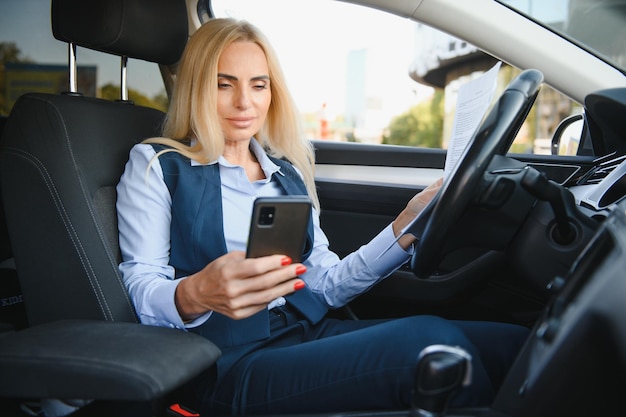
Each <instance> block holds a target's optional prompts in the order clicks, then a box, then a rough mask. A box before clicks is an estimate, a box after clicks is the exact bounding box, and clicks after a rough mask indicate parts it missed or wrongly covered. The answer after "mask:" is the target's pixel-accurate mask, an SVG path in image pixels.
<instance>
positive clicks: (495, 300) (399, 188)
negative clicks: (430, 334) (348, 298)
mask: <svg viewBox="0 0 626 417" xmlns="http://www.w3.org/2000/svg"><path fill="white" fill-rule="evenodd" d="M314 146H315V149H316V158H317V163H316V184H317V187H318V193H319V197H320V204H321V214H320V221H321V224H322V228H323V229H324V231H325V232H326V234H327V236H328V238H329V241H330V248H331V250H333V251H334V252H336V253H337V254H338V255H339V256H340V257H344V256H346V255H347V254H349V253H351V252H352V251H354V250H356V249H357V248H358V247H359V246H361V245H362V244H365V243H367V242H368V241H369V240H370V239H371V238H372V237H374V236H375V235H376V234H377V233H378V232H379V231H380V230H382V229H383V228H384V227H385V226H387V225H388V224H389V223H390V222H391V221H392V220H393V219H394V218H395V216H396V215H397V214H398V213H399V212H400V211H401V210H402V209H403V208H404V206H405V205H406V203H407V202H408V201H409V199H411V198H412V197H413V196H414V195H415V194H416V193H417V192H419V191H421V190H422V189H424V188H425V187H426V186H428V185H429V184H430V183H432V182H433V181H435V180H436V179H437V178H439V177H441V176H442V175H443V167H444V163H445V150H441V149H425V148H411V147H400V146H390V145H364V144H357V143H337V142H325V141H315V142H314ZM515 156H516V157H517V158H518V159H520V160H525V162H528V163H529V164H531V165H533V166H536V167H537V168H538V169H541V170H542V172H545V173H546V175H548V176H549V177H550V178H553V179H555V180H557V181H558V182H563V181H565V180H566V179H568V178H569V181H573V178H575V177H579V176H580V175H581V173H583V172H586V171H588V170H589V168H590V167H591V166H592V164H591V161H592V158H579V157H567V158H563V157H545V156H537V155H515ZM557 162H558V163H557ZM458 258H459V259H463V260H467V259H469V260H470V262H472V268H471V270H469V271H468V270H465V271H461V272H460V273H461V274H465V275H464V276H463V281H464V283H463V284H462V285H467V287H461V288H460V289H459V288H454V287H458V285H459V283H458V282H448V283H445V282H436V281H432V282H431V281H424V280H418V279H417V278H416V277H415V276H414V275H413V273H412V272H411V271H410V268H409V267H408V265H407V266H405V267H404V268H401V269H400V270H398V271H397V272H396V273H394V274H393V275H392V276H391V277H389V278H387V279H386V280H385V281H383V282H382V283H380V284H379V285H377V286H375V287H374V288H373V289H371V290H370V291H369V292H368V293H366V294H364V295H363V296H361V297H359V298H358V299H357V300H355V301H354V302H353V303H351V305H350V307H351V308H352V309H353V310H354V311H355V312H356V313H357V316H359V317H388V316H399V315H407V314H417V313H433V314H439V315H442V316H447V317H451V318H476V319H494V320H504V321H514V322H520V323H527V322H530V321H532V320H533V319H534V317H535V316H534V314H535V312H538V311H540V310H541V308H542V307H543V305H544V302H545V299H544V298H542V297H541V296H540V295H538V294H534V293H533V292H532V290H530V289H528V288H527V287H526V285H525V284H524V283H523V282H522V283H520V282H518V281H517V278H516V274H515V272H514V271H512V270H511V269H510V266H509V265H508V264H507V263H506V261H505V260H503V257H502V256H501V255H500V254H498V253H495V252H486V253H485V252H468V253H460V254H458ZM450 294H454V295H453V296H450Z"/></svg>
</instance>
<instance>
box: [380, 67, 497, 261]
mask: <svg viewBox="0 0 626 417" xmlns="http://www.w3.org/2000/svg"><path fill="white" fill-rule="evenodd" d="M501 64H502V63H501V62H498V63H497V64H495V65H494V66H493V67H492V68H491V69H490V70H489V71H487V72H485V73H483V74H481V75H480V76H479V77H477V78H475V79H473V80H471V81H470V82H468V83H466V84H463V85H462V86H461V87H460V88H459V93H458V97H457V102H456V111H455V114H454V122H453V124H452V135H451V136H450V141H449V144H448V153H447V156H446V162H445V166H444V179H445V178H447V177H448V176H449V175H450V172H451V171H452V170H453V169H454V167H455V166H456V164H457V162H458V161H459V159H460V158H461V157H462V156H463V154H464V152H465V148H466V147H467V146H468V144H469V141H470V139H471V138H472V136H473V135H474V133H475V132H476V130H477V129H478V126H479V125H480V123H481V122H482V120H483V118H484V117H485V114H486V113H487V110H489V107H490V106H491V102H492V100H493V96H494V94H495V92H496V87H497V86H498V70H499V69H500V66H501ZM431 209H432V207H431V205H430V204H429V205H428V207H427V209H426V210H424V211H422V213H420V215H418V216H417V217H416V218H415V219H414V220H413V221H412V222H411V223H410V224H409V225H408V226H407V227H405V228H404V230H403V231H402V233H400V235H399V237H398V239H400V237H402V236H403V235H405V234H407V233H411V234H412V235H413V236H415V237H416V238H418V239H419V237H420V236H421V235H422V231H423V230H424V227H425V226H426V222H427V220H428V217H429V216H430V212H431ZM398 239H396V240H395V241H394V243H393V244H392V245H390V246H389V248H387V249H386V250H384V251H383V252H382V253H381V254H380V255H379V256H378V258H380V257H381V256H383V255H384V254H385V253H386V252H387V251H388V250H389V249H391V247H392V246H393V245H395V243H396V242H397V241H398Z"/></svg>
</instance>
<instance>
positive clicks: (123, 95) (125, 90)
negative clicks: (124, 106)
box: [120, 56, 128, 101]
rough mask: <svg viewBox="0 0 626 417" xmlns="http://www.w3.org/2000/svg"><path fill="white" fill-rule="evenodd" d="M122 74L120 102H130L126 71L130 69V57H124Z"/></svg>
mask: <svg viewBox="0 0 626 417" xmlns="http://www.w3.org/2000/svg"><path fill="white" fill-rule="evenodd" d="M121 64H122V66H121V72H120V77H121V79H120V100H122V101H128V79H127V75H126V69H127V67H128V57H127V56H122V62H121Z"/></svg>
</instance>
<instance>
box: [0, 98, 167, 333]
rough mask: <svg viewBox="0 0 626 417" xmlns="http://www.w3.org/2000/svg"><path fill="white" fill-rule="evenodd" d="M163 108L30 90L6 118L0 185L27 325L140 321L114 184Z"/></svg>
mask: <svg viewBox="0 0 626 417" xmlns="http://www.w3.org/2000/svg"><path fill="white" fill-rule="evenodd" d="M162 118H163V113H161V112H159V111H157V110H154V109H149V108H145V107H139V106H134V105H132V104H123V103H117V102H111V101H106V100H100V99H94V98H89V97H73V96H64V95H51V94H50V95H48V94H27V95H25V96H22V97H20V98H19V99H18V100H17V102H16V103H15V106H14V108H13V111H12V112H11V116H10V118H9V121H8V123H7V126H6V128H5V132H4V135H3V137H4V140H3V144H2V151H1V153H0V187H1V188H2V194H3V199H4V200H5V201H9V202H10V204H7V205H6V208H5V211H6V217H7V219H8V227H9V235H10V237H11V243H12V248H13V252H14V254H15V262H16V266H17V270H18V271H19V276H20V283H21V287H22V292H23V294H24V297H25V300H26V310H27V313H28V318H29V322H30V324H31V325H35V324H40V323H45V322H50V321H55V320H60V319H93V320H110V321H136V318H135V314H134V310H133V307H132V304H131V302H130V300H129V298H128V295H127V293H126V290H125V288H124V286H123V284H122V281H121V278H120V275H119V272H118V269H117V265H118V263H119V260H120V257H119V253H118V252H119V249H118V244H117V223H116V215H115V185H116V184H117V182H118V180H119V178H120V176H121V174H122V171H123V169H124V164H125V163H126V160H127V159H128V152H129V150H130V148H131V147H132V145H133V144H135V143H137V142H138V141H140V140H142V139H144V138H147V137H151V136H155V135H156V134H158V130H159V127H160V123H161V121H162Z"/></svg>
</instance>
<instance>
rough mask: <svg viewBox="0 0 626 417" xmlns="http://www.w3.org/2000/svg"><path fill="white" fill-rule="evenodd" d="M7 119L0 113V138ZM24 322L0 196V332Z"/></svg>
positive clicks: (22, 300)
mask: <svg viewBox="0 0 626 417" xmlns="http://www.w3.org/2000/svg"><path fill="white" fill-rule="evenodd" d="M7 119H8V118H7V116H4V115H0V138H2V131H3V130H4V125H5V124H6V122H7ZM0 196H1V194H0ZM26 324H27V322H26V310H25V309H24V297H23V296H22V290H21V289H20V283H19V281H18V279H17V272H16V271H15V260H14V259H13V250H12V249H11V241H10V240H9V231H8V229H7V224H6V219H5V216H4V207H3V206H2V198H1V197H0V332H4V331H11V330H18V329H23V328H24V327H26Z"/></svg>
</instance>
